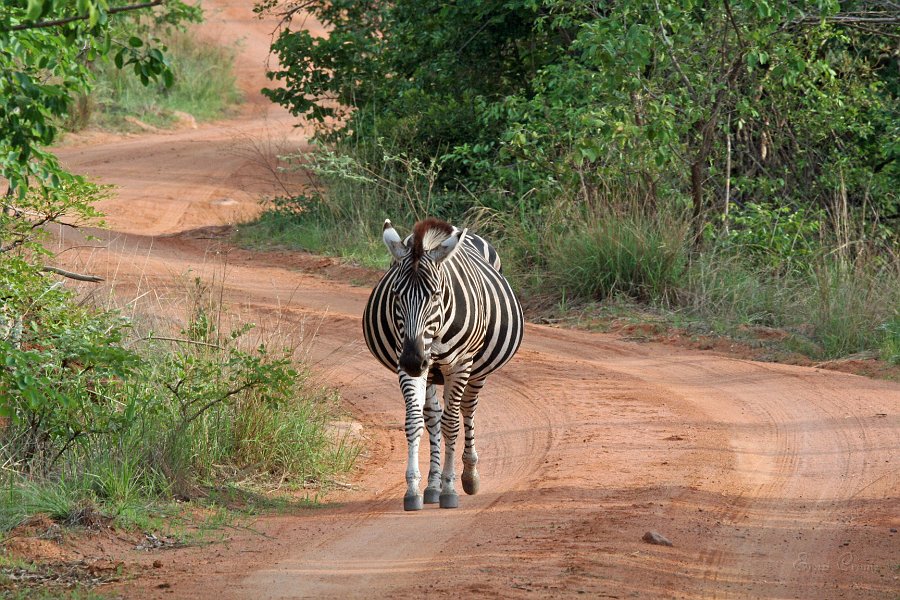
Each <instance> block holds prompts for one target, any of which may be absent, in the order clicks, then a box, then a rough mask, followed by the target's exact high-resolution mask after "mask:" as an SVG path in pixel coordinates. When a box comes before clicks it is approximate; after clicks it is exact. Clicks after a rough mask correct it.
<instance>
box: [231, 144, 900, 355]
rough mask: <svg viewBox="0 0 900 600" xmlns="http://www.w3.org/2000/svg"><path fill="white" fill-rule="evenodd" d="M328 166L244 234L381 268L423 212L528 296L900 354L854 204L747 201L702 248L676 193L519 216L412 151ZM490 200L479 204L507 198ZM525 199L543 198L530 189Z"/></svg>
mask: <svg viewBox="0 0 900 600" xmlns="http://www.w3.org/2000/svg"><path fill="white" fill-rule="evenodd" d="M382 162H383V161H382ZM327 164H328V165H329V168H323V167H322V163H321V162H320V163H314V164H313V165H312V166H313V169H312V170H313V171H314V172H315V173H317V174H319V175H320V176H321V182H322V183H323V184H324V186H325V187H324V188H322V189H318V190H316V191H315V192H311V193H307V194H305V195H302V196H298V197H294V198H280V199H277V200H275V201H272V202H271V204H270V206H269V207H268V210H266V211H265V212H264V213H263V214H262V216H261V217H260V218H259V219H258V220H257V221H255V222H253V223H250V224H245V225H243V226H242V227H241V228H240V233H239V234H238V239H239V241H241V242H243V243H245V244H256V245H259V244H263V245H264V244H272V243H276V244H279V245H284V246H288V247H301V248H304V249H306V250H309V251H314V252H323V253H328V254H335V255H338V256H345V257H351V258H354V259H356V260H357V261H358V262H362V263H363V264H366V265H370V266H376V267H381V268H383V267H384V266H386V265H387V263H388V255H387V252H386V251H385V250H384V248H383V244H382V243H381V223H382V221H383V220H384V218H385V217H390V218H391V219H393V220H394V222H395V224H397V225H400V226H401V228H402V226H403V225H406V226H409V225H411V224H412V222H413V221H415V220H416V219H417V218H420V217H421V216H423V214H424V213H426V212H427V213H428V214H436V215H438V216H442V217H445V218H449V219H451V220H452V221H453V222H454V224H457V225H461V226H462V225H464V226H469V227H470V228H474V229H475V230H476V231H479V232H481V233H484V234H486V235H487V236H488V237H489V239H491V240H492V241H493V242H494V243H495V245H497V247H498V249H499V251H500V254H501V257H502V258H503V263H504V269H505V270H504V273H505V274H506V276H507V277H508V278H509V279H510V280H511V281H512V282H513V285H514V287H515V288H516V289H517V290H518V291H519V294H520V296H521V297H522V298H523V300H524V301H525V304H526V305H528V306H531V307H536V308H539V309H546V307H548V306H556V307H557V309H558V307H560V306H572V305H573V304H574V305H577V304H579V303H581V304H583V303H587V302H596V301H603V300H605V299H607V298H620V297H623V296H625V297H628V298H630V299H631V300H632V301H635V302H638V303H641V304H643V305H646V306H652V307H657V308H660V309H664V310H666V311H669V312H670V313H674V314H676V315H680V317H681V318H686V319H688V320H691V321H695V322H696V321H699V322H702V323H704V324H706V325H707V326H708V327H711V328H713V329H714V330H716V331H719V332H722V333H726V334H729V333H735V332H737V330H738V329H740V328H741V327H742V326H748V325H749V326H767V327H778V328H785V329H786V330H788V332H789V333H791V334H793V336H794V338H795V339H796V341H797V343H796V348H797V349H800V350H802V351H804V352H806V353H807V354H809V355H811V356H813V357H817V358H835V357H840V356H846V355H848V354H853V353H857V352H861V351H871V352H877V353H880V354H881V355H882V356H884V357H885V358H887V359H889V360H892V361H895V362H896V361H898V360H900V352H898V348H900V337H898V336H900V325H898V323H900V313H898V311H900V258H898V256H897V255H896V254H895V253H894V252H893V251H892V250H891V242H890V240H891V239H893V238H891V237H890V236H891V234H890V232H885V231H882V232H881V233H880V234H879V235H875V231H874V230H873V229H872V228H871V226H870V225H866V224H865V223H862V222H858V223H857V222H854V219H853V218H852V217H851V215H850V214H849V213H848V211H847V210H846V207H844V210H843V211H841V210H831V211H829V212H828V213H827V214H828V216H826V214H825V213H824V212H822V211H812V210H806V211H804V210H801V209H797V210H795V211H792V210H791V209H788V208H783V207H782V208H777V209H772V208H769V207H767V206H764V205H748V206H747V207H745V208H743V209H735V210H734V211H733V212H732V215H731V222H730V226H729V227H728V228H724V227H721V228H715V227H710V228H709V229H708V230H707V234H706V236H705V238H704V240H703V241H702V243H701V244H700V245H699V246H698V245H696V244H695V239H694V228H693V227H692V224H691V222H690V221H689V219H688V217H687V215H686V214H685V211H684V210H683V209H679V208H677V204H674V203H673V204H669V205H660V206H658V207H656V210H653V211H648V210H646V208H644V207H642V206H641V204H640V203H639V202H637V201H633V200H628V199H629V198H630V197H631V196H632V195H629V194H627V193H623V194H621V196H622V197H623V198H625V200H623V201H618V200H610V199H605V200H604V199H601V198H592V199H591V201H590V202H587V201H584V199H582V198H565V197H561V198H556V199H555V200H554V201H552V202H549V203H545V204H544V205H543V206H542V207H541V209H540V210H539V211H530V210H524V209H523V210H522V211H519V212H518V213H517V214H509V213H505V214H503V213H499V212H497V211H496V210H490V209H487V208H482V209H469V210H464V209H463V208H461V207H462V206H464V204H465V203H464V202H460V198H459V196H458V195H454V194H449V193H445V192H442V191H437V190H435V189H434V187H433V181H434V177H431V176H430V173H432V171H429V170H428V169H418V170H417V169H413V168H405V169H404V168H396V167H397V164H403V161H402V160H399V161H395V162H394V163H390V164H391V165H392V166H391V167H390V168H386V169H383V170H381V171H379V172H378V173H373V172H372V171H371V170H368V171H367V170H366V168H365V167H362V166H360V165H361V164H362V163H361V161H359V160H358V159H354V158H350V157H347V156H336V155H333V154H332V155H329V158H328V162H327ZM433 166H434V165H432V167H433ZM635 197H637V196H635ZM481 200H482V201H481V202H480V203H479V202H476V204H481V205H482V206H484V205H498V203H497V202H493V201H492V200H491V199H490V198H487V199H485V198H482V199H481ZM468 201H469V203H470V204H471V203H472V198H471V197H470V198H469V199H468ZM507 204H508V202H507ZM526 204H527V205H531V204H533V202H532V201H531V200H527V202H526V199H522V206H523V207H524V206H526ZM836 215H837V216H836ZM835 219H837V221H835ZM541 307H543V308H541Z"/></svg>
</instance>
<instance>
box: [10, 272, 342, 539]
mask: <svg viewBox="0 0 900 600" xmlns="http://www.w3.org/2000/svg"><path fill="white" fill-rule="evenodd" d="M187 296H188V298H189V299H190V302H189V303H188V304H189V310H188V315H187V318H186V319H185V320H183V321H182V322H181V323H180V324H177V321H176V324H175V325H174V327H169V328H164V329H159V328H157V327H150V326H148V325H140V324H138V325H133V326H132V327H131V328H130V333H129V335H128V336H127V337H125V338H124V339H123V340H122V341H121V348H120V350H121V351H122V352H125V353H133V357H134V358H135V359H136V360H132V359H130V358H129V360H128V364H130V365H132V367H131V368H128V369H123V370H119V372H118V373H119V374H118V375H114V376H112V377H109V376H105V377H104V378H102V379H100V378H95V379H88V380H86V383H83V382H80V381H79V380H76V379H74V378H72V379H70V380H68V381H57V382H54V385H56V386H58V389H59V391H60V392H61V393H62V396H61V397H62V398H66V397H68V398H71V399H73V400H69V401H64V402H61V403H56V402H46V403H40V402H39V403H36V404H35V403H33V402H31V401H29V398H30V397H31V396H29V395H27V394H28V393H30V392H28V391H27V390H25V391H23V392H19V391H18V388H16V387H10V386H9V383H8V382H7V381H6V380H5V379H0V396H2V395H5V394H7V393H9V394H11V396H10V397H8V398H7V399H5V400H4V402H3V403H2V407H3V408H4V414H6V415H7V416H8V418H7V420H5V421H3V422H2V423H0V465H2V466H3V476H2V478H0V528H9V527H12V526H15V525H16V524H17V523H19V522H21V521H22V520H23V519H24V518H26V517H27V516H29V515H30V514H34V513H36V512H41V513H46V514H48V515H50V516H51V517H52V518H54V519H57V520H60V521H67V522H78V521H79V519H80V517H79V515H83V514H84V512H85V510H86V509H87V510H88V511H89V512H90V511H95V512H96V513H97V514H100V513H102V514H104V515H106V516H108V517H112V518H117V519H120V520H121V521H122V522H123V523H125V524H128V523H131V522H135V521H136V520H139V519H140V515H141V514H142V513H146V511H147V509H148V507H149V506H151V505H153V504H155V503H157V502H161V501H163V502H164V501H165V500H166V499H171V498H172V497H180V498H184V497H187V498H193V497H197V496H198V495H199V496H204V495H206V492H205V491H204V490H207V489H215V488H219V487H221V486H223V485H226V484H227V485H242V486H245V487H247V486H249V487H250V488H251V489H261V490H264V489H270V488H273V487H281V486H288V487H296V488H299V487H307V486H309V485H314V486H316V487H321V486H326V485H327V484H328V482H329V481H330V480H331V479H332V478H333V477H335V476H336V475H337V474H339V473H343V472H346V471H347V470H349V469H350V468H352V466H353V463H354V460H355V458H356V456H357V454H358V452H359V447H358V445H357V444H356V442H355V441H352V440H348V439H346V438H344V437H340V436H336V435H335V434H334V431H333V428H332V427H331V423H332V422H333V421H334V420H335V419H336V418H337V416H338V414H339V399H338V397H337V395H336V394H335V392H334V391H333V390H331V389H329V388H327V387H325V386H323V385H322V384H321V383H320V382H319V381H318V380H317V379H316V378H315V376H314V375H313V373H312V371H311V370H310V369H309V368H308V367H307V366H306V365H305V364H304V362H303V359H302V352H300V351H299V348H300V346H301V344H304V343H305V344H308V343H310V341H309V340H302V339H299V338H295V337H289V336H286V335H284V334H281V333H279V332H272V331H268V332H254V330H253V329H252V328H251V327H250V326H248V325H244V324H241V323H235V324H234V325H231V324H229V321H230V319H229V318H228V317H227V315H226V313H225V310H226V309H225V307H223V306H222V305H221V302H220V300H219V298H220V296H221V294H219V293H216V292H215V290H214V289H211V286H209V285H207V284H204V283H203V282H201V281H200V280H195V282H194V283H193V289H192V290H190V293H189V294H187ZM170 316H171V315H170ZM34 318H35V319H38V320H40V319H41V315H40V314H35V315H34ZM95 318H97V319H98V320H100V321H101V322H104V321H106V322H107V323H108V325H109V326H110V327H116V326H118V327H121V326H122V325H121V322H118V323H119V324H118V325H116V321H115V320H108V317H107V316H100V314H99V313H98V314H97V315H95ZM107 320H108V321H107ZM138 323H140V321H139V322H138ZM71 326H72V327H75V328H76V329H77V328H78V327H80V325H79V323H78V322H77V321H73V322H72V324H71ZM39 334H40V332H38V333H36V334H31V333H28V334H24V335H23V336H22V337H21V338H19V339H18V340H16V341H15V343H14V345H11V346H10V345H7V346H2V347H0V349H3V348H5V349H7V350H9V351H11V352H13V353H15V352H19V350H18V349H17V346H16V345H18V344H23V345H26V346H27V345H29V344H31V343H32V340H31V339H30V338H29V336H30V335H31V336H33V337H34V339H35V340H37V339H40V340H41V341H40V343H41V344H44V345H46V344H49V343H52V340H54V339H56V338H54V337H52V336H48V337H46V338H39V337H36V336H38V335H39ZM254 334H255V335H254ZM3 341H4V340H3V338H2V337H0V342H3ZM83 343H85V344H90V343H92V341H91V340H89V339H86V340H85V341H84V342H83ZM45 356H46V358H45V360H48V361H52V360H54V355H53V354H52V353H50V352H48V353H47V354H46V355H45ZM79 360H81V359H79V358H75V361H76V364H75V368H76V369H79V370H82V369H83V367H81V366H80V365H79V364H78V363H77V361H79ZM35 367H36V368H37V367H39V365H35ZM22 375H23V376H25V375H27V374H22ZM81 385H84V386H87V387H88V388H89V389H87V390H82V389H79V388H78V386H81ZM67 386H68V387H67ZM70 388H71V389H70ZM22 389H23V390H24V389H25V388H22ZM85 392H86V395H85ZM81 397H85V398H87V400H86V402H87V404H85V406H84V407H83V410H82V409H81V408H78V405H77V404H75V405H74V406H73V405H72V404H71V403H72V401H77V400H75V399H78V398H81ZM66 404H68V406H66ZM73 408H76V409H77V410H74V411H73Z"/></svg>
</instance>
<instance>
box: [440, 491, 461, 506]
mask: <svg viewBox="0 0 900 600" xmlns="http://www.w3.org/2000/svg"><path fill="white" fill-rule="evenodd" d="M441 508H459V494H441Z"/></svg>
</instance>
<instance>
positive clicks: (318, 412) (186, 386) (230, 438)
mask: <svg viewBox="0 0 900 600" xmlns="http://www.w3.org/2000/svg"><path fill="white" fill-rule="evenodd" d="M142 7H144V5H131V4H127V5H126V4H125V3H116V2H105V1H102V2H101V1H99V0H97V1H95V0H87V1H83V0H78V1H77V2H75V1H72V2H67V1H65V0H28V1H25V0H23V1H21V2H16V1H13V2H11V3H9V2H6V3H4V4H3V6H2V8H0V71H2V72H3V73H4V76H3V77H0V157H2V162H0V184H3V188H2V191H3V192H5V193H4V195H3V196H2V197H0V204H2V211H0V540H2V541H3V542H4V543H5V542H6V541H7V537H6V536H7V532H8V531H9V530H11V529H13V528H16V527H17V526H19V525H21V524H22V523H23V522H26V521H27V520H28V519H29V518H30V517H32V516H34V515H38V514H40V515H44V518H50V519H52V520H53V521H55V522H57V523H61V524H65V525H75V526H78V525H83V526H89V527H90V526H95V525H97V524H98V523H101V524H104V525H107V524H112V525H114V526H119V527H126V528H136V529H139V530H140V531H142V532H150V533H152V532H153V531H166V532H171V531H173V530H174V529H177V528H178V527H177V523H178V522H180V521H183V520H185V519H187V520H189V519H190V518H191V512H192V511H194V510H195V509H196V510H200V511H201V512H204V511H205V512H208V513H211V514H212V515H216V514H218V510H219V509H218V508H216V507H217V506H223V505H229V506H231V505H233V504H234V502H233V500H234V499H235V498H243V499H244V500H243V501H242V502H237V504H238V505H241V504H242V505H243V506H245V507H251V508H252V507H265V506H267V498H268V497H269V492H271V491H274V490H285V491H290V492H296V493H295V494H294V495H295V496H298V497H302V498H307V499H312V500H314V499H315V498H316V496H317V494H318V490H321V489H323V487H325V486H327V485H328V484H329V483H330V482H332V481H333V480H334V479H335V478H336V477H338V476H339V475H338V474H340V473H344V472H346V471H348V470H349V469H350V468H351V467H352V465H353V462H354V459H355V457H356V454H357V452H358V448H357V447H356V445H355V444H354V443H353V442H351V441H349V440H348V439H345V438H343V437H342V436H341V435H340V434H338V433H336V432H335V430H334V428H333V427H332V426H331V422H332V421H333V420H335V419H336V418H337V417H338V416H339V403H338V399H337V397H336V394H335V393H334V391H333V390H331V389H329V388H327V387H326V386H323V385H322V384H321V383H320V382H318V381H317V380H316V379H315V377H314V376H313V374H312V373H311V371H310V370H309V368H308V367H307V366H306V365H305V363H304V362H303V352H302V346H303V344H308V343H309V340H302V339H291V338H286V337H283V336H281V337H279V336H276V335H275V334H273V333H272V332H270V331H267V330H265V328H259V329H257V328H256V327H254V325H253V324H250V323H235V322H232V320H231V319H230V318H227V316H226V311H227V307H226V306H223V304H222V302H221V290H219V289H217V288H216V287H215V284H214V283H210V282H206V281H202V280H200V279H196V280H193V281H192V282H191V283H190V285H188V286H186V287H187V289H185V290H184V297H185V298H187V299H188V300H187V301H185V302H184V304H183V306H184V310H183V314H182V315H180V316H179V315H177V314H173V313H172V311H169V314H168V315H167V317H168V321H166V322H165V323H163V324H162V325H160V324H157V323H155V322H152V321H151V319H150V316H148V315H134V314H133V313H132V312H131V311H129V312H127V313H126V312H124V311H121V310H118V309H117V306H124V305H118V304H117V302H116V301H115V298H117V296H116V295H115V294H114V293H113V292H112V291H110V292H109V297H110V300H108V301H105V302H103V303H101V302H100V301H99V300H97V298H98V295H96V294H95V295H90V294H87V295H86V294H84V293H83V290H84V286H83V285H82V288H81V290H82V292H81V293H79V292H76V291H75V290H74V289H73V285H72V280H73V279H80V280H87V281H97V279H98V278H95V277H91V276H90V275H85V274H79V273H72V272H69V271H65V270H62V269H59V268H56V267H53V266H50V264H51V263H53V262H55V261H54V256H53V255H52V253H51V252H50V251H49V250H48V248H47V245H46V243H45V242H46V237H47V235H48V233H47V229H48V226H58V227H78V226H83V225H97V224H100V223H101V215H99V214H98V213H97V211H96V210H95V209H94V208H93V206H94V204H95V203H96V202H98V201H99V200H102V199H103V198H104V197H105V196H107V195H108V194H110V193H111V190H110V189H109V188H107V187H104V186H98V185H95V184H93V183H90V182H89V181H87V180H85V179H84V178H83V177H81V176H78V175H74V174H71V173H68V172H67V171H66V170H65V169H64V168H62V167H61V166H60V164H59V163H58V161H57V159H56V158H55V156H54V155H53V154H52V153H51V152H50V151H48V147H49V146H51V145H52V144H53V142H54V141H55V140H57V137H58V135H59V133H60V132H61V131H62V130H63V128H64V127H66V124H67V123H69V124H70V123H71V122H72V119H73V118H75V115H76V114H80V112H79V111H80V110H81V108H80V107H79V102H80V100H79V99H83V98H108V97H110V95H109V94H110V92H109V90H106V89H104V90H101V91H102V93H101V94H99V95H95V92H96V91H97V88H98V87H102V86H105V85H108V83H109V82H110V81H118V82H121V81H123V80H122V79H121V75H120V74H115V73H114V68H115V69H118V68H120V67H121V68H124V69H126V70H128V71H129V72H130V73H132V75H134V77H135V78H136V81H138V82H140V83H141V84H142V85H147V86H151V88H152V87H157V88H158V90H162V91H165V90H173V91H172V92H171V94H169V101H175V100H173V99H174V98H175V97H177V96H178V93H179V92H178V90H179V85H180V84H179V77H184V76H188V77H197V78H198V79H204V78H205V77H204V76H202V74H201V73H199V72H197V73H195V72H191V71H184V70H180V69H179V68H178V67H179V66H181V65H183V64H186V63H182V62H180V61H181V53H180V51H179V53H176V55H174V56H173V57H172V58H170V57H169V56H167V55H166V54H164V53H163V52H164V50H165V48H164V47H163V45H161V44H162V43H161V42H160V40H159V39H157V38H156V35H155V33H154V32H156V31H158V29H156V28H157V27H164V26H169V27H172V28H174V29H177V26H178V25H179V24H180V23H183V22H189V21H195V20H197V19H199V16H200V15H199V12H198V9H196V8H194V7H190V6H187V5H185V4H182V3H179V2H167V3H165V4H164V5H161V6H159V7H157V8H155V9H153V11H154V12H152V14H151V13H150V12H148V11H146V10H145V11H144V13H143V14H142V16H141V17H136V16H132V17H127V15H130V14H131V13H130V12H129V11H132V10H135V9H142ZM117 10H120V11H123V12H116V11H117ZM126 17H127V18H126ZM148 22H152V23H153V27H150V26H148V25H146V23H148ZM172 35H173V36H174V37H171V38H168V40H169V41H168V44H169V47H170V48H174V47H176V45H180V47H181V48H182V49H187V53H188V54H190V53H196V52H197V49H198V47H196V46H193V45H192V44H193V43H192V42H189V40H188V38H187V37H184V36H182V35H181V34H175V33H173V34H172ZM172 40H175V41H176V42H177V44H176V43H173V42H172ZM213 54H215V57H214V60H212V62H211V63H210V64H213V63H215V64H216V65H220V66H221V64H222V61H223V60H225V59H227V58H228V57H229V54H227V53H225V54H222V53H213ZM203 60H206V59H203ZM104 61H105V63H104ZM188 62H189V61H188ZM201 62H202V61H201ZM103 64H105V65H106V66H103V67H102V68H101V67H98V65H103ZM197 64H199V63H197ZM192 68H193V67H192ZM217 68H218V67H217ZM98 72H101V73H102V74H103V76H102V77H100V79H99V80H98V79H97V77H98ZM229 77H230V76H229ZM224 79H225V80H226V81H228V82H229V83H228V85H227V86H226V88H229V89H231V88H233V78H231V79H229V78H224ZM98 81H99V83H98ZM207 83H208V82H207ZM132 85H133V84H132V83H128V84H123V86H122V88H121V89H120V90H119V91H117V92H116V94H118V95H116V100H115V106H122V105H124V104H127V103H128V102H130V101H129V100H127V97H129V94H130V95H132V96H134V97H137V96H138V95H139V94H136V93H133V91H132V92H128V91H127V90H128V89H130V88H131V87H132ZM181 89H183V90H193V91H187V92H185V94H186V95H187V96H190V97H191V102H197V103H199V104H197V105H196V106H199V105H204V106H206V107H208V109H209V113H208V114H209V115H212V114H215V113H216V111H219V110H220V109H221V106H220V105H219V106H216V105H213V104H211V103H210V102H209V98H211V97H213V96H217V98H216V99H217V100H221V99H222V98H225V99H228V95H227V94H224V93H223V91H222V90H223V89H225V88H216V89H206V90H203V91H202V92H198V91H197V88H191V87H190V86H186V87H183V88H181ZM148 95H153V94H152V93H150V94H148ZM163 95H166V93H164V94H163ZM179 102H180V100H179ZM132 106H133V105H132ZM148 106H149V104H148ZM166 106H168V107H169V108H171V107H173V106H183V105H179V104H168V105H166ZM192 106H193V105H192ZM116 110H118V109H116ZM128 110H131V109H128ZM148 110H150V111H151V112H152V111H156V110H157V109H156V108H151V109H148ZM165 110H167V109H163V110H162V111H161V112H165ZM194 112H197V113H199V114H201V115H202V114H203V113H202V111H197V110H195V111H194ZM107 114H108V112H107ZM113 284H114V282H113ZM218 285H221V284H218ZM128 300H129V299H127V298H126V299H124V300H122V301H123V302H124V301H128ZM176 500H177V501H178V504H177V506H176V504H175V501H176ZM198 506H199V507H201V508H197V507H198ZM183 514H184V515H185V516H183V517H182V516H181V515H183ZM160 515H163V516H164V517H163V518H160ZM217 518H218V517H217ZM183 535H184V536H188V535H190V534H189V533H187V532H183ZM0 558H3V557H2V555H0ZM5 560H7V559H6V558H3V561H5ZM3 561H0V595H4V594H5V593H6V592H7V591H10V589H12V588H9V589H8V588H7V587H6V583H8V582H7V579H9V577H7V576H8V575H10V573H11V572H12V571H9V569H19V568H20V567H21V566H17V565H7V564H5V563H4V562H3ZM7 567H9V569H7ZM22 568H25V567H22ZM16 589H18V588H16ZM10 593H13V594H14V596H13V597H18V596H15V594H19V593H22V594H24V596H23V597H25V596H28V595H29V593H30V592H29V590H28V589H24V590H19V591H17V592H10ZM75 596H78V594H76V595H75ZM75 596H73V597H75ZM86 596H90V594H89V593H88V594H86ZM78 597H80V596H78Z"/></svg>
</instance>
